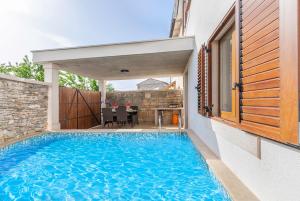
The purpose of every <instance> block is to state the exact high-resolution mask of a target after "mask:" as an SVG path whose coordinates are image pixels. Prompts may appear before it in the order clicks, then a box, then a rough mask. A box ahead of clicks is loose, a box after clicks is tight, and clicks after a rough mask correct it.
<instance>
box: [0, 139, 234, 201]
mask: <svg viewBox="0 0 300 201" xmlns="http://www.w3.org/2000/svg"><path fill="white" fill-rule="evenodd" d="M0 198H1V200H18V199H20V200H23V199H25V198H26V199H32V200H33V199H36V200H43V201H45V200H215V201H219V200H220V201H229V200H230V198H229V196H228V195H227V193H226V191H225V190H224V188H223V187H222V185H220V183H219V182H218V181H217V180H216V179H215V178H214V176H213V174H212V173H211V172H210V171H209V169H208V167H207V164H206V163H205V161H204V160H203V158H202V157H201V155H200V154H199V152H198V151H197V150H196V148H195V147H194V146H193V144H192V142H191V140H190V139H189V137H188V136H187V135H186V134H176V133H163V134H158V133H101V134H100V133H99V134H95V133H63V134H61V133H54V134H53V133H51V134H45V135H42V136H39V137H34V138H32V139H29V140H25V141H23V142H19V143H17V144H14V145H12V146H10V147H8V148H5V149H2V150H0Z"/></svg>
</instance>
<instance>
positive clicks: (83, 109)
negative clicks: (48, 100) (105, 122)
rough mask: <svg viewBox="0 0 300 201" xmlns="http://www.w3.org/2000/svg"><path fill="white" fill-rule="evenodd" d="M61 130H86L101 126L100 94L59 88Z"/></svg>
mask: <svg viewBox="0 0 300 201" xmlns="http://www.w3.org/2000/svg"><path fill="white" fill-rule="evenodd" d="M59 122H60V125H61V129H88V128H92V127H94V126H97V125H100V124H101V94H100V92H94V91H84V90H78V89H73V88H67V87H60V88H59Z"/></svg>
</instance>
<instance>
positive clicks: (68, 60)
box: [32, 37, 194, 80]
mask: <svg viewBox="0 0 300 201" xmlns="http://www.w3.org/2000/svg"><path fill="white" fill-rule="evenodd" d="M193 49H194V37H182V38H175V39H165V40H154V41H141V42H130V43H120V44H107V45H97V46H84V47H73V48H63V49H49V50H36V51H32V54H33V62H34V63H40V64H46V63H54V64H56V65H57V66H58V67H59V68H60V69H62V70H66V71H68V72H72V73H76V74H78V75H82V76H87V77H90V78H94V79H98V80H123V79H135V78H145V77H163V76H176V75H182V74H183V72H184V69H185V66H186V64H187V62H188V60H189V57H190V55H191V53H192V51H193ZM122 69H127V70H129V72H127V73H122V72H121V70H122Z"/></svg>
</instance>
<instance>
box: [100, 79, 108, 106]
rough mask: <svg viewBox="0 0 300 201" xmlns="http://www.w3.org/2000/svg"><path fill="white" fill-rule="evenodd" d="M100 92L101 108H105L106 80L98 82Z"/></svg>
mask: <svg viewBox="0 0 300 201" xmlns="http://www.w3.org/2000/svg"><path fill="white" fill-rule="evenodd" d="M98 85H99V91H100V92H101V103H102V104H101V108H105V107H106V104H105V101H106V81H105V80H98Z"/></svg>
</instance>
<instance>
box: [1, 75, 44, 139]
mask: <svg viewBox="0 0 300 201" xmlns="http://www.w3.org/2000/svg"><path fill="white" fill-rule="evenodd" d="M48 87H49V86H48V85H47V84H45V83H43V82H37V81H32V80H25V79H20V78H15V77H12V76H7V75H0V144H1V142H2V143H3V142H5V141H7V140H9V139H14V138H19V137H22V136H24V135H27V134H28V135H29V134H30V135H32V134H35V133H39V132H42V131H45V129H46V126H47V108H48Z"/></svg>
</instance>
